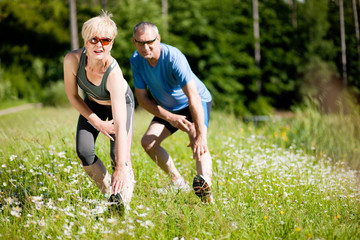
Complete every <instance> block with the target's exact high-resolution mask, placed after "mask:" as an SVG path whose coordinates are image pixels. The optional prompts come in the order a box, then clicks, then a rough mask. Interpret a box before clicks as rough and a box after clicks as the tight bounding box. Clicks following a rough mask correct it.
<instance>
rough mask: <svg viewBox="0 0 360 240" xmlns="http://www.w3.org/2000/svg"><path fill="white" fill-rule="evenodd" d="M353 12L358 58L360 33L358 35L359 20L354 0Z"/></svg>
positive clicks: (353, 0) (359, 53) (354, 0)
mask: <svg viewBox="0 0 360 240" xmlns="http://www.w3.org/2000/svg"><path fill="white" fill-rule="evenodd" d="M352 6H353V12H354V26H355V36H356V46H357V48H356V49H357V51H358V55H359V60H360V35H359V20H358V14H357V7H356V0H352Z"/></svg>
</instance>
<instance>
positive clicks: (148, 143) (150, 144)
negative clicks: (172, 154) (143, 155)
mask: <svg viewBox="0 0 360 240" xmlns="http://www.w3.org/2000/svg"><path fill="white" fill-rule="evenodd" d="M141 146H142V147H143V148H144V150H145V152H149V151H151V149H153V148H154V147H155V146H157V143H156V137H154V136H151V135H144V136H143V137H142V138H141Z"/></svg>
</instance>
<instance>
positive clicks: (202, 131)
mask: <svg viewBox="0 0 360 240" xmlns="http://www.w3.org/2000/svg"><path fill="white" fill-rule="evenodd" d="M182 89H183V91H184V93H185V95H186V96H187V97H188V99H189V109H190V112H191V116H192V119H193V121H194V127H195V131H196V135H195V139H194V143H190V144H194V145H193V146H192V147H193V152H194V158H196V159H198V160H199V159H200V156H201V155H203V154H204V153H206V152H207V151H208V147H207V139H206V138H207V127H206V125H205V122H204V109H203V107H202V103H201V98H200V96H199V93H198V91H197V88H196V85H195V81H193V80H192V81H190V82H188V83H187V84H186V85H185V86H184V87H183V88H182Z"/></svg>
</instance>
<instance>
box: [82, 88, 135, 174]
mask: <svg viewBox="0 0 360 240" xmlns="http://www.w3.org/2000/svg"><path fill="white" fill-rule="evenodd" d="M125 97H126V113H127V119H126V131H127V136H128V145H129V146H128V153H127V156H128V159H127V161H126V162H127V163H128V161H130V145H131V138H132V130H133V121H134V107H135V101H134V95H133V93H132V91H131V89H130V87H128V88H127V91H126V94H125ZM84 101H85V103H86V105H88V107H89V108H90V109H91V110H92V111H93V112H94V113H95V114H96V115H97V116H98V117H99V118H100V119H101V120H103V121H105V120H106V119H107V120H112V119H113V116H112V111H111V106H109V105H101V104H98V103H96V102H94V101H92V100H90V99H89V97H88V96H86V97H85V99H84ZM98 135H99V131H98V130H97V129H96V128H95V127H93V125H91V124H90V123H89V122H88V120H87V119H86V118H84V117H83V116H82V115H81V114H80V116H79V120H78V125H77V129H76V153H77V155H78V157H79V158H80V160H81V163H82V165H83V166H90V165H92V164H94V163H95V162H96V161H97V160H99V158H98V157H97V156H96V154H95V141H96V138H97V136H98ZM111 136H112V137H113V138H114V140H115V141H116V138H115V134H112V135H111ZM115 141H111V140H110V157H111V165H112V168H113V169H114V168H115Z"/></svg>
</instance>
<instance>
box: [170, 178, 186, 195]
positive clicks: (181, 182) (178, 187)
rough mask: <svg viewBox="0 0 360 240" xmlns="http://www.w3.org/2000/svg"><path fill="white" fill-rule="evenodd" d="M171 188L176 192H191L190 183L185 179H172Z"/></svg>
mask: <svg viewBox="0 0 360 240" xmlns="http://www.w3.org/2000/svg"><path fill="white" fill-rule="evenodd" d="M170 185H171V188H172V190H174V191H182V192H189V191H190V186H189V182H188V181H185V179H184V178H183V177H181V178H178V179H176V180H175V179H171V183H170Z"/></svg>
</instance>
